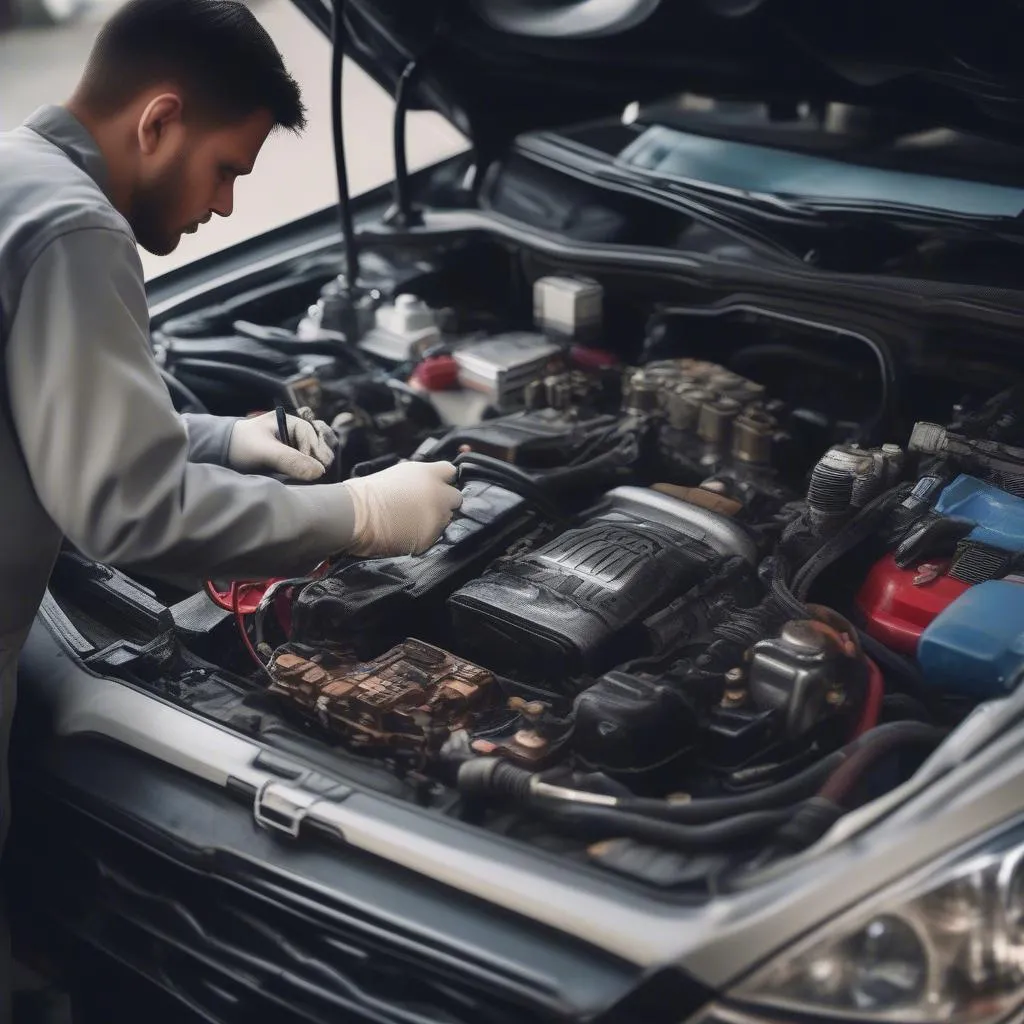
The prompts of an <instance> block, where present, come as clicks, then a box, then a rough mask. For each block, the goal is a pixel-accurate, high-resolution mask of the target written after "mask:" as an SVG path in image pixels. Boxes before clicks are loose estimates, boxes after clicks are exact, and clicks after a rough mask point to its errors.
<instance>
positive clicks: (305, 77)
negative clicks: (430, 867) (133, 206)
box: [0, 0, 466, 278]
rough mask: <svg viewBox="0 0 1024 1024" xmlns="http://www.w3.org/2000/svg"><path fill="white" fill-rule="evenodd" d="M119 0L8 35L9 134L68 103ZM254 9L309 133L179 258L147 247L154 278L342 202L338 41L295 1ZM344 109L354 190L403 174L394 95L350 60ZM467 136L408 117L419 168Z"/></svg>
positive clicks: (4, 37)
mask: <svg viewBox="0 0 1024 1024" xmlns="http://www.w3.org/2000/svg"><path fill="white" fill-rule="evenodd" d="M118 2H119V0H94V2H93V4H92V5H91V6H90V7H89V8H88V10H87V11H86V13H85V14H84V15H83V16H82V17H80V18H79V19H78V20H76V21H75V22H74V23H73V24H70V25H63V26H59V27H56V28H46V29H16V30H14V31H12V32H8V33H6V34H0V131H5V130H7V129H10V128H13V127H15V126H16V125H18V124H20V123H21V121H22V120H23V119H24V118H25V117H27V116H28V115H29V114H30V113H32V111H33V110H35V109H36V108H37V107H39V106H41V105H43V104H44V103H59V102H61V101H63V100H64V99H66V98H67V97H68V95H69V94H70V93H71V91H72V89H73V88H74V85H75V82H76V81H77V78H78V75H79V73H80V72H81V69H82V68H83V66H84V65H85V61H86V58H87V56H88V53H89V48H90V47H91V45H92V41H93V39H94V38H95V35H96V32H97V31H98V29H99V27H100V25H101V24H102V22H103V19H104V18H105V17H106V16H107V15H108V14H109V13H110V11H111V10H112V9H114V8H116V7H117V5H118ZM250 6H251V8H252V10H253V13H254V14H256V16H257V17H258V18H259V19H260V21H261V22H262V23H263V25H264V26H265V27H266V28H267V30H268V31H269V32H270V34H271V36H272V37H273V38H274V41H275V42H276V43H277V46H278V49H280V51H281V53H282V55H283V57H284V60H285V63H286V65H287V66H288V69H289V70H290V71H291V73H292V75H293V76H294V77H295V79H296V80H297V81H298V83H299V85H300V87H301V88H302V92H303V97H304V99H305V102H306V106H307V108H308V112H309V127H308V128H307V130H306V132H305V134H304V135H303V136H302V137H301V138H296V137H295V136H293V135H291V134H288V133H281V134H278V135H274V136H272V137H271V138H270V139H269V140H268V142H267V144H266V146H264V148H263V152H262V153H261V155H260V158H259V161H258V162H257V165H256V169H255V170H254V171H253V173H252V175H250V176H249V177H248V178H245V179H241V180H240V181H239V183H238V186H237V188H236V193H235V212H234V214H233V215H232V216H231V217H230V218H227V219H221V218H215V219H214V220H213V221H211V222H210V223H209V224H207V225H205V226H203V227H201V228H200V229H199V232H198V233H197V234H195V235H190V236H186V237H185V238H184V239H183V240H182V242H181V245H179V247H178V249H177V250H176V251H175V252H174V253H172V254H171V255H170V256H164V257H154V256H151V255H150V254H148V253H145V252H143V253H142V260H143V266H144V267H145V270H146V276H147V277H149V278H152V277H154V276H157V275H159V274H160V273H164V272H166V271H168V270H171V269H173V268H174V267H177V266H180V265H181V264H183V263H187V262H189V261H190V260H194V259H196V258H198V257H200V256H204V255H207V254H208V253H211V252H216V251H218V250H220V249H223V248H226V247H227V246H230V245H233V244H235V243H237V242H240V241H243V240H244V239H246V238H251V237H253V236H254V235H257V234H260V233H261V232H264V231H269V230H270V229H271V228H275V227H278V226H280V225H281V224H284V223H287V222H288V221H291V220H294V219H296V218H297V217H301V216H303V215H305V214H307V213H312V212H314V211H315V210H320V209H323V208H325V207H327V206H330V205H331V204H332V203H334V202H336V201H337V185H336V180H335V177H334V157H333V144H332V140H331V125H330V85H329V82H330V46H329V44H328V41H327V40H326V39H325V38H324V36H323V35H322V34H321V33H320V32H319V31H317V30H316V29H314V28H313V26H312V25H310V23H309V22H308V21H307V20H306V19H305V18H304V17H303V16H302V15H301V14H300V13H299V12H298V10H297V9H296V8H295V7H294V6H293V5H292V4H291V2H290V0H250ZM343 83H344V85H343V106H342V112H343V117H344V126H345V147H346V154H347V158H348V174H349V183H350V187H351V190H352V193H353V195H358V194H360V193H361V192H365V191H368V190H369V189H371V188H375V187H376V186H378V185H381V184H383V183H385V182H387V181H390V180H391V179H392V178H393V177H394V161H393V158H392V152H391V112H392V107H393V104H392V101H391V97H390V96H388V94H387V93H386V92H384V91H383V90H382V89H381V88H380V87H379V86H378V85H377V84H376V83H375V82H374V81H373V80H372V79H370V78H369V77H368V76H367V75H366V74H365V73H364V72H363V71H362V70H361V69H360V68H359V67H357V66H355V65H354V64H352V62H351V61H350V62H348V63H347V64H346V67H345V72H344V79H343ZM465 146H466V141H465V139H464V138H463V137H462V135H461V134H460V133H459V132H458V131H456V129H455V128H454V127H453V126H452V125H450V124H449V123H448V122H447V121H446V120H444V118H442V117H441V116H440V115H438V114H434V113H430V112H416V113H413V114H410V115H409V119H408V142H407V149H408V159H409V165H410V167H411V168H412V169H416V168H417V167H423V166H426V165H427V164H430V163H434V162H435V161H438V160H441V159H444V158H445V157H447V156H451V155H452V154H454V153H457V152H459V151H460V150H462V149H464V148H465Z"/></svg>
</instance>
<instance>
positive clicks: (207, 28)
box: [76, 0, 306, 132]
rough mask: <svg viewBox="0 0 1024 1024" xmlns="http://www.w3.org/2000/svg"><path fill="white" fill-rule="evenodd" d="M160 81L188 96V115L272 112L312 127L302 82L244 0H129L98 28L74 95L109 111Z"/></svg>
mask: <svg viewBox="0 0 1024 1024" xmlns="http://www.w3.org/2000/svg"><path fill="white" fill-rule="evenodd" d="M162 81H173V82H174V83H176V84H177V86H178V87H179V88H180V89H181V90H182V92H183V93H184V94H185V99H186V116H189V115H190V114H191V115H192V116H196V117H200V118H203V119H206V118H209V119H210V120H213V121H215V122H218V123H232V122H234V121H239V120H243V119H245V118H246V117H248V116H250V115H251V114H254V113H255V112H256V111H257V110H269V111H270V113H271V114H272V115H273V118H274V124H275V126H279V127H281V128H286V129H288V130H290V131H296V132H297V131H301V130H302V129H303V128H304V127H305V126H306V111H305V107H304V106H303V103H302V95H301V93H300V91H299V86H298V84H297V83H296V81H295V79H293V78H292V76H291V75H290V74H288V71H287V69H286V68H285V66H284V61H283V60H282V59H281V54H280V53H279V52H278V50H277V47H276V46H275V45H274V43H273V40H272V39H271V38H270V35H269V34H268V33H267V30H266V29H265V28H264V27H263V26H262V25H261V24H260V23H259V21H257V19H256V17H255V16H254V15H253V13H252V12H251V11H250V10H249V8H248V7H247V6H246V5H245V4H244V3H242V2H241V0H128V2H127V3H126V4H125V5H124V6H123V7H121V8H120V9H119V10H118V11H117V12H116V13H115V14H114V15H113V16H112V17H111V18H110V19H109V20H108V21H107V23H106V24H105V25H104V26H103V28H101V29H100V32H99V35H98V36H97V37H96V42H95V44H94V45H93V49H92V53H91V54H90V55H89V60H88V63H87V64H86V68H85V73H84V74H83V76H82V80H81V83H80V84H79V87H78V90H77V92H76V98H77V99H78V100H79V101H80V102H82V103H83V104H84V105H85V106H86V107H88V109H90V110H92V111H94V112H95V113H96V114H99V115H101V116H102V115H110V114H114V113H116V112H117V111H119V110H123V109H124V107H125V106H127V105H128V104H129V103H130V102H131V101H132V100H133V99H134V98H135V97H136V96H138V94H139V93H140V92H142V91H143V90H144V89H147V88H149V87H150V86H152V85H156V84H157V83H159V82H162ZM197 112H198V113H197Z"/></svg>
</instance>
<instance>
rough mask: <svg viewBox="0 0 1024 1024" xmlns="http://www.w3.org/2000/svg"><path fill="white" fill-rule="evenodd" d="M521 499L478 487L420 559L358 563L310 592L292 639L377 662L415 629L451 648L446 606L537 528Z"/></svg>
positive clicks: (470, 487)
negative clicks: (323, 643) (344, 649)
mask: <svg viewBox="0 0 1024 1024" xmlns="http://www.w3.org/2000/svg"><path fill="white" fill-rule="evenodd" d="M535 523H536V515H535V513H533V512H531V511H530V509H529V508H528V507H527V504H526V502H525V501H524V500H523V499H522V498H521V497H520V496H519V495H517V494H513V493H512V492H511V491H507V490H505V488H503V487H499V486H498V485H496V484H490V483H480V482H475V481H474V482H470V483H467V484H466V486H465V487H464V488H463V492H462V507H461V508H460V509H459V512H458V513H457V514H456V516H455V518H454V519H453V520H452V522H451V523H450V524H449V525H448V528H447V529H446V530H445V532H444V534H443V535H442V537H441V539H440V540H439V541H438V542H437V543H436V544H434V545H433V547H431V548H430V549H429V550H427V551H426V552H425V553H424V554H422V555H419V556H417V557H415V558H414V557H412V556H402V557H397V558H374V559H367V560H361V561H358V560H352V561H348V562H345V563H342V564H340V565H338V566H336V567H335V568H334V569H333V570H332V571H331V573H330V575H329V576H328V577H327V578H326V579H324V580H321V581H318V582H316V583H312V584H310V585H309V586H307V587H306V588H305V589H304V590H303V591H302V593H301V594H300V595H299V597H298V599H297V600H296V602H295V605H294V622H293V627H292V636H293V638H295V639H297V640H301V641H302V642H303V643H309V642H315V641H326V642H329V643H334V644H339V645H346V646H350V647H352V648H353V649H354V650H355V651H356V652H357V653H358V654H359V655H360V657H366V658H372V657H376V656H377V655H378V654H381V653H382V652H383V651H385V650H387V649H388V648H389V647H393V646H394V645H395V644H396V643H398V642H399V641H401V640H404V639H405V638H406V637H407V636H408V635H409V633H410V631H411V630H414V631H415V632H416V635H417V636H426V637H429V638H431V639H435V640H437V641H438V642H445V637H444V632H445V630H446V627H447V621H446V619H445V616H444V607H445V606H444V600H445V598H447V597H448V595H449V594H451V592H452V591H453V590H455V588H456V587H458V586H459V585H460V584H462V583H464V582H465V581H466V580H468V579H470V578H471V577H473V576H475V575H476V574H477V573H479V572H481V571H482V570H483V569H484V567H485V566H486V565H487V564H488V563H489V562H490V561H492V560H493V559H494V558H495V557H497V556H498V555H499V554H501V553H503V552H504V551H505V549H506V548H507V547H508V546H509V545H510V544H511V543H512V542H513V541H515V540H516V539H517V538H519V537H521V536H522V535H523V534H524V533H526V532H527V531H528V530H529V529H530V527H532V526H533V525H535Z"/></svg>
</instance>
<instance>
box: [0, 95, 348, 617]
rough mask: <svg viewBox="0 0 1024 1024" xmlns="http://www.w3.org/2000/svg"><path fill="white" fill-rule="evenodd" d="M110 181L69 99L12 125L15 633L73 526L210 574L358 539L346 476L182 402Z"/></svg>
mask: <svg viewBox="0 0 1024 1024" xmlns="http://www.w3.org/2000/svg"><path fill="white" fill-rule="evenodd" d="M105 182H106V167H105V164H104V161H103V158H102V156H101V154H100V151H99V148H98V147H97V145H96V143H95V141H94V140H93V139H92V137H91V136H90V135H89V133H88V132H87V131H86V129H85V128H84V127H83V125H82V124H81V123H80V122H79V121H78V120H77V119H76V118H74V117H73V116H72V115H71V114H70V113H69V112H68V111H66V110H64V109H63V108H61V107H44V108H43V109H42V110H40V111H38V112H37V113H36V114H35V115H33V116H32V117H31V118H30V119H29V120H28V121H27V122H26V123H25V124H24V125H22V126H21V127H19V128H16V129H14V130H13V131H11V132H7V133H3V134H0V354H2V357H3V358H2V363H0V637H4V636H11V635H14V634H17V633H19V632H21V631H22V630H24V628H25V627H26V626H27V625H28V624H29V623H30V622H31V620H32V618H33V616H34V614H35V611H36V609H37V607H38V605H39V602H40V601H41V599H42V596H43V593H44V590H45V587H46V583H47V579H48V577H49V574H50V570H51V568H52V566H53V562H54V560H55V558H56V555H57V552H58V550H59V547H60V544H61V541H62V538H63V537H67V538H68V540H69V541H70V542H71V543H73V544H74V545H75V546H76V547H77V548H78V549H79V550H80V551H82V552H83V553H84V554H86V555H87V556H89V557H91V558H94V559H96V560H97V561H101V562H106V563H109V564H112V565H116V566H118V567H121V568H124V569H134V570H138V571H141V572H145V573H149V574H151V575H154V576H160V577H170V578H175V579H181V578H190V579H195V580H197V581H198V580H200V579H202V578H203V577H217V578H258V577H264V576H275V575H289V576H290V575H296V574H300V573H304V572H308V571H309V570H310V569H311V568H312V567H313V566H314V565H316V564H317V563H318V562H319V561H321V560H322V559H324V558H326V557H328V556H329V555H331V554H334V553H336V552H338V551H340V550H342V549H344V547H345V546H346V545H347V544H348V543H349V542H350V541H351V538H352V532H353V510H352V502H351V497H350V496H349V494H348V492H347V490H346V489H345V487H344V485H342V484H327V485H321V486H313V487H296V488H292V487H288V486H286V485H284V484H282V483H280V482H278V481H276V480H273V479H270V478H268V477H257V476H253V477H248V476H243V475H241V474H239V473H235V472H233V471H232V470H231V469H229V468H227V467H226V466H225V465H224V464H223V463H224V461H225V458H226V454H227V447H228V441H229V438H230V432H231V427H232V425H233V423H234V421H233V420H230V419H225V418H222V417H214V416H189V417H182V416H179V415H177V413H176V412H175V410H174V407H173V405H172V404H171V400H170V395H169V393H168V391H167V388H166V386H165V385H164V383H163V380H162V379H161V377H160V374H159V371H158V369H157V366H156V364H155V362H154V359H153V354H152V349H151V345H150V339H149V316H148V307H147V303H146V295H145V288H144V280H143V272H142V264H141V262H140V260H139V254H138V250H137V249H136V246H135V239H134V236H133V235H132V232H131V229H130V227H129V226H128V223H127V222H126V221H125V220H124V218H123V217H122V216H121V215H120V214H119V213H118V212H117V211H116V210H115V209H114V207H113V206H112V205H111V203H110V200H109V199H108V197H107V195H106V193H105V192H104V188H105Z"/></svg>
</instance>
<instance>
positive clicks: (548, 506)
mask: <svg viewBox="0 0 1024 1024" xmlns="http://www.w3.org/2000/svg"><path fill="white" fill-rule="evenodd" d="M456 465H457V466H458V468H459V481H460V482H462V481H463V480H479V481H481V482H482V483H488V484H497V485H498V486H499V487H504V488H505V489H506V490H509V491H512V492H513V493H514V494H518V495H519V496H520V497H521V498H524V499H525V500H526V501H528V502H529V503H530V504H531V505H533V506H534V507H535V508H537V509H538V511H540V512H541V513H542V514H543V515H545V516H546V517H547V518H549V519H551V520H552V521H553V522H555V523H562V522H564V521H565V516H564V515H563V514H562V510H561V509H559V508H558V507H557V506H556V505H555V504H554V503H553V502H552V501H551V499H550V498H549V497H548V496H547V495H546V494H545V493H544V492H543V491H541V490H539V489H538V488H537V486H536V485H535V484H532V483H529V482H528V481H526V480H522V479H518V478H514V477H513V478H509V477H508V476H507V475H505V474H501V473H495V472H494V471H493V470H491V469H488V468H487V467H485V466H477V465H474V464H472V463H462V464H459V463H458V460H456Z"/></svg>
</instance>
